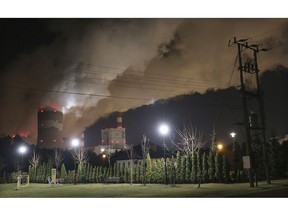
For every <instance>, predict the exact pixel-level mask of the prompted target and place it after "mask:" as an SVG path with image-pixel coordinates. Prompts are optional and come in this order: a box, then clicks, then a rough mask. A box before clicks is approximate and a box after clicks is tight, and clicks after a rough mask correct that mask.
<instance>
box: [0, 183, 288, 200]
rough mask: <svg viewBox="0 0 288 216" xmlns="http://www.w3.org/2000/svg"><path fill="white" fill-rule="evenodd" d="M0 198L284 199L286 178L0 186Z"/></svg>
mask: <svg viewBox="0 0 288 216" xmlns="http://www.w3.org/2000/svg"><path fill="white" fill-rule="evenodd" d="M0 197H4V198H5V197H6V198H10V197H14V198H22V197H23V198H25V197H31V198H38V197H42V198H57V197H59V198H70V197H71V198H102V197H103V198H104V197H108V198H109V197H111V198H114V197H116V198H117V197H119V198H121V197H122V198H141V197H146V198H158V197H159V198H160V197H162V198H165V197H170V198H184V197H201V198H211V197H212V198H213V197H214V198H218V197H219V198H221V197H286V198H288V179H282V180H273V181H272V183H271V184H269V185H268V184H267V183H266V182H265V181H263V182H259V184H258V187H254V188H250V187H249V183H237V184H236V183H235V184H212V183H210V184H202V185H201V187H200V188H197V184H179V185H174V186H171V185H163V184H147V185H146V186H143V185H141V184H132V185H130V184H76V185H73V184H63V185H49V184H34V183H33V184H30V185H29V186H27V187H24V188H21V189H20V190H17V188H16V184H0Z"/></svg>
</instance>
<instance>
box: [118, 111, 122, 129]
mask: <svg viewBox="0 0 288 216" xmlns="http://www.w3.org/2000/svg"><path fill="white" fill-rule="evenodd" d="M117 128H122V113H121V112H118V114H117Z"/></svg>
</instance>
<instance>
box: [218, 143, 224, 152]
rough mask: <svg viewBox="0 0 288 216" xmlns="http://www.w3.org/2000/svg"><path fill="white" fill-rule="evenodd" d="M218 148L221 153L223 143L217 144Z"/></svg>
mask: <svg viewBox="0 0 288 216" xmlns="http://www.w3.org/2000/svg"><path fill="white" fill-rule="evenodd" d="M217 148H218V150H219V151H221V150H222V149H223V145H222V144H221V143H219V144H217Z"/></svg>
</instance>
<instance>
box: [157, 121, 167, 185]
mask: <svg viewBox="0 0 288 216" xmlns="http://www.w3.org/2000/svg"><path fill="white" fill-rule="evenodd" d="M159 132H160V134H161V135H162V136H163V151H164V172H165V184H166V185H167V184H168V178H167V162H166V161H167V158H166V145H165V135H167V134H168V132H169V127H168V126H167V125H166V124H162V125H160V127H159Z"/></svg>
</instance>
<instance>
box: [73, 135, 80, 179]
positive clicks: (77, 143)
mask: <svg viewBox="0 0 288 216" xmlns="http://www.w3.org/2000/svg"><path fill="white" fill-rule="evenodd" d="M71 144H72V146H73V148H75V149H74V150H75V155H74V157H73V159H74V184H76V158H75V157H76V156H77V152H76V149H77V147H78V146H79V144H80V141H79V139H76V138H74V139H72V141H71Z"/></svg>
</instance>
